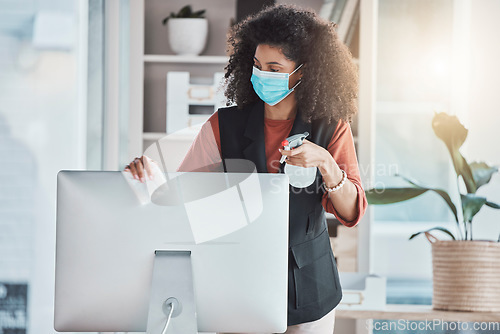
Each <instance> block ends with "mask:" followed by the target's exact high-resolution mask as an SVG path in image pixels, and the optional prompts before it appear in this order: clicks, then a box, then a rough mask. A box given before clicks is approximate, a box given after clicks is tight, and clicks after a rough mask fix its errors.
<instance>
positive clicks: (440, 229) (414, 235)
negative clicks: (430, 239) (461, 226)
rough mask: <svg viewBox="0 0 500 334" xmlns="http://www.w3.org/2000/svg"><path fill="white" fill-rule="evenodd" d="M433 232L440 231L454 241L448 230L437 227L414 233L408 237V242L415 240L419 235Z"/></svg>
mask: <svg viewBox="0 0 500 334" xmlns="http://www.w3.org/2000/svg"><path fill="white" fill-rule="evenodd" d="M434 230H438V231H442V232H444V233H446V234H448V235H449V236H450V237H451V239H453V240H456V239H455V236H454V235H453V233H451V232H450V231H449V230H448V229H446V228H444V227H439V226H437V227H433V228H430V229H428V230H426V231H420V232H417V233H414V234H412V235H411V236H410V238H409V239H408V240H411V239H413V238H415V237H416V236H417V235H419V234H421V233H425V232H430V231H434Z"/></svg>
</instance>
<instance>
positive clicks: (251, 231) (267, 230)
mask: <svg viewBox="0 0 500 334" xmlns="http://www.w3.org/2000/svg"><path fill="white" fill-rule="evenodd" d="M164 177H165V180H166V182H165V181H164V182H163V183H162V184H156V185H155V187H154V188H153V190H154V191H151V187H150V188H147V187H148V185H147V184H142V183H139V182H138V181H135V180H131V177H130V174H129V173H127V172H104V171H61V172H59V174H58V178H57V245H56V282H55V283H56V286H55V288H56V290H55V291H56V292H55V329H56V330H57V331H83V332H96V331H98V332H144V331H146V330H147V331H148V333H158V334H159V333H161V332H162V329H165V327H166V324H167V322H169V325H168V329H167V331H166V333H181V334H182V333H193V331H195V332H196V331H199V332H275V333H281V332H284V331H285V330H286V324H287V293H288V292H287V291H288V290H287V269H288V188H289V186H288V178H287V177H286V176H285V175H283V174H257V173H166V174H164ZM147 182H153V181H147ZM148 189H149V192H148ZM166 305H168V306H170V308H166ZM172 306H175V307H174V310H172V308H171V307H172Z"/></svg>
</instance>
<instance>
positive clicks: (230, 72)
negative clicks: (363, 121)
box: [225, 5, 358, 122]
mask: <svg viewBox="0 0 500 334" xmlns="http://www.w3.org/2000/svg"><path fill="white" fill-rule="evenodd" d="M259 44H267V45H271V46H273V47H277V48H279V49H280V50H281V52H282V53H283V54H284V55H285V57H286V58H287V59H289V60H292V61H294V62H295V63H296V64H297V65H299V64H304V66H303V67H302V79H301V80H302V83H301V84H300V85H299V86H298V87H297V88H296V89H295V99H296V100H297V108H298V109H299V110H300V111H301V114H302V116H303V118H304V121H306V122H311V121H312V120H314V119H318V118H327V119H328V120H329V122H331V121H333V120H340V119H342V120H344V121H347V122H350V121H351V119H352V115H354V114H355V113H356V111H357V102H356V98H357V92H358V77H357V68H356V66H355V65H354V63H353V61H352V56H351V53H350V51H349V50H348V48H347V47H346V46H345V45H344V43H342V42H341V41H340V40H339V39H338V37H337V33H336V31H335V24H334V23H333V22H329V21H326V20H324V19H322V18H320V17H319V16H318V15H317V14H316V13H314V12H313V11H310V10H306V9H302V8H299V7H297V6H293V5H274V6H271V7H267V8H265V9H263V10H262V11H260V12H258V13H257V14H255V15H253V16H249V17H248V18H247V19H245V20H244V21H242V22H241V23H239V24H237V25H235V26H234V27H233V29H232V31H231V33H230V35H229V38H228V47H229V48H230V49H231V51H230V53H231V55H230V58H229V64H228V65H227V66H226V68H225V70H226V73H225V84H226V89H225V95H226V97H227V98H228V105H229V104H232V103H235V104H237V105H238V107H239V108H243V107H245V106H247V105H249V104H252V103H254V102H256V101H257V100H258V99H259V97H258V96H257V94H256V93H255V91H254V89H253V87H252V84H251V82H250V78H251V75H252V67H253V65H254V60H253V57H254V54H255V50H256V48H257V46H258V45H259Z"/></svg>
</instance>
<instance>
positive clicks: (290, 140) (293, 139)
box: [283, 131, 309, 148]
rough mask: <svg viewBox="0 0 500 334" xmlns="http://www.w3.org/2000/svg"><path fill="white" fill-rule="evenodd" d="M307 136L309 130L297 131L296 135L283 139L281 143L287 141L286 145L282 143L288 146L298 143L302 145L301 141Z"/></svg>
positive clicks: (297, 144)
mask: <svg viewBox="0 0 500 334" xmlns="http://www.w3.org/2000/svg"><path fill="white" fill-rule="evenodd" d="M307 136H309V132H307V131H306V132H304V133H299V134H297V135H293V136H290V137H288V138H287V139H286V140H284V141H283V143H284V142H288V145H283V146H289V147H290V148H295V147H299V146H300V145H302V142H303V141H304V139H305V138H306V137H307Z"/></svg>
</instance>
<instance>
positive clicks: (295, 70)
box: [290, 64, 304, 75]
mask: <svg viewBox="0 0 500 334" xmlns="http://www.w3.org/2000/svg"><path fill="white" fill-rule="evenodd" d="M302 65H304V64H300V65H299V67H297V68H296V69H294V70H293V72H292V73H290V75H292V74H294V73H295V72H297V71H298V70H299V68H301V67H302Z"/></svg>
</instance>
